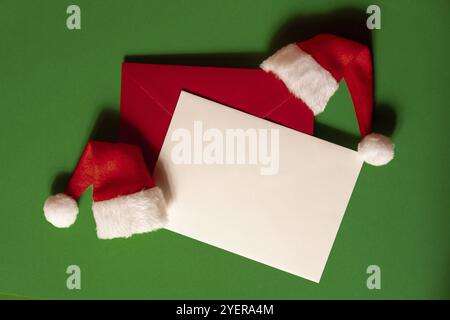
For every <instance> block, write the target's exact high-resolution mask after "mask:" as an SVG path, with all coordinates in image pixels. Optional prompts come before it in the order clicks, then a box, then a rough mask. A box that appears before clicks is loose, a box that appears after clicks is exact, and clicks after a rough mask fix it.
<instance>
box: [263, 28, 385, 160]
mask: <svg viewBox="0 0 450 320" xmlns="http://www.w3.org/2000/svg"><path fill="white" fill-rule="evenodd" d="M261 68H262V69H263V70H264V71H266V72H271V73H273V74H274V75H275V76H276V77H277V78H278V79H280V80H281V81H283V82H284V84H285V85H286V87H287V88H288V89H289V91H290V92H291V93H292V94H293V95H294V96H296V97H297V98H299V99H301V100H302V101H303V102H304V103H305V104H306V105H307V106H308V107H309V109H311V111H312V112H313V113H314V115H318V114H319V113H321V112H322V111H324V110H325V107H326V105H327V103H328V100H329V99H330V98H331V96H332V95H333V94H334V93H335V92H336V90H337V89H338V86H339V82H340V81H341V80H342V79H345V82H346V84H347V86H348V89H349V91H350V94H351V96H352V100H353V104H354V107H355V112H356V118H357V120H358V126H359V131H360V133H361V136H362V140H361V142H360V143H359V144H358V152H359V154H360V155H361V156H362V158H363V159H364V161H365V162H367V163H369V164H372V165H375V166H381V165H385V164H387V163H388V162H389V161H391V160H392V159H393V157H394V145H393V144H392V143H391V141H390V140H389V138H387V137H385V136H383V135H381V134H378V133H373V132H372V131H371V130H372V129H371V127H372V110H373V73H372V59H371V54H370V50H369V48H367V47H366V46H364V45H362V44H360V43H357V42H354V41H351V40H348V39H344V38H341V37H338V36H334V35H330V34H321V35H318V36H315V37H314V38H312V39H310V40H307V41H302V42H298V43H295V44H289V45H287V46H285V47H283V48H282V49H280V50H278V51H277V52H276V53H275V54H273V55H272V56H271V57H269V58H268V59H266V60H265V61H264V62H263V63H262V64H261Z"/></svg>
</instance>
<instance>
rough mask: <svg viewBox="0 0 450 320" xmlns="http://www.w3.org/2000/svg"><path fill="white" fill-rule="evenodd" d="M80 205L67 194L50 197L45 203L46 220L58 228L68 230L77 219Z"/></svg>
mask: <svg viewBox="0 0 450 320" xmlns="http://www.w3.org/2000/svg"><path fill="white" fill-rule="evenodd" d="M77 214H78V205H77V202H76V201H75V199H73V198H71V197H69V196H68V195H67V194H65V193H58V194H55V195H54V196H50V197H48V198H47V200H46V201H45V203H44V215H45V219H47V221H48V222H50V223H51V224H52V225H54V226H55V227H58V228H68V227H70V226H71V225H72V224H73V223H74V222H75V220H76V219H77Z"/></svg>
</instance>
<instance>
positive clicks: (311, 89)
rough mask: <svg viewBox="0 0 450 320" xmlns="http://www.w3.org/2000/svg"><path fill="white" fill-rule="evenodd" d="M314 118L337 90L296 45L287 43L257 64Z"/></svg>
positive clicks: (307, 55)
mask: <svg viewBox="0 0 450 320" xmlns="http://www.w3.org/2000/svg"><path fill="white" fill-rule="evenodd" d="M260 67H261V69H263V70H264V71H266V72H272V73H273V74H274V75H275V76H276V77H277V78H279V79H280V80H281V81H283V82H284V84H285V85H286V87H287V88H288V89H289V91H290V92H291V93H292V94H293V95H295V96H296V97H297V98H300V99H301V100H303V102H305V103H306V105H307V106H308V107H309V108H310V109H311V110H312V112H313V113H314V115H318V114H319V113H321V112H322V111H324V110H325V107H326V105H327V103H328V100H329V99H330V98H331V96H332V95H333V94H334V93H335V92H336V90H337V89H338V87H339V84H338V83H337V81H336V79H334V78H333V76H332V75H331V73H330V72H328V71H327V70H326V69H324V68H323V67H322V66H321V65H320V64H319V63H317V61H316V60H314V58H313V57H312V56H310V55H309V54H308V53H306V52H305V51H303V50H302V49H300V47H299V46H297V45H296V44H289V45H287V46H285V47H283V48H281V49H280V50H278V51H277V52H275V53H274V54H273V55H272V56H271V57H269V58H268V59H266V60H265V61H264V62H263V63H262V64H261V66H260Z"/></svg>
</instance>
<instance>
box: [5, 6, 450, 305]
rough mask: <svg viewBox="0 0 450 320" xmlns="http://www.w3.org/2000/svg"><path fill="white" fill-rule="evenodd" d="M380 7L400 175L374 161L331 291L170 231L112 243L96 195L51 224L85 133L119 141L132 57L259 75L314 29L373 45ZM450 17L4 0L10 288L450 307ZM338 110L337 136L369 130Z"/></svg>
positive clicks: (344, 100) (82, 294)
mask: <svg viewBox="0 0 450 320" xmlns="http://www.w3.org/2000/svg"><path fill="white" fill-rule="evenodd" d="M72 3H75V4H78V5H79V6H80V7H81V20H82V21H81V23H82V29H81V30H76V31H69V30H67V28H66V17H67V14H66V8H67V6H68V5H69V4H72ZM370 4H378V5H379V6H380V8H381V30H374V31H372V35H371V43H372V46H373V54H374V62H375V74H376V78H375V83H376V101H377V110H379V112H378V113H377V122H378V125H379V126H380V129H381V130H382V131H383V130H384V131H385V132H387V133H389V134H391V136H392V139H393V141H394V142H395V144H396V152H397V153H396V158H395V160H394V161H393V162H392V163H391V164H389V165H388V166H385V167H381V168H377V167H371V166H368V165H365V166H364V167H363V170H362V172H361V175H360V177H359V180H358V183H357V186H356V189H355V191H354V193H353V195H352V199H351V201H350V204H349V207H348V209H347V212H346V215H345V217H344V220H343V223H342V225H341V228H340V231H339V233H338V236H337V239H336V242H335V244H334V247H333V250H332V252H331V255H330V257H329V260H328V263H327V266H326V269H325V272H324V274H323V277H322V280H321V282H320V284H315V283H313V282H310V281H307V280H304V279H302V278H299V277H295V276H293V275H290V274H287V273H284V272H282V271H278V270H275V269H272V268H270V267H267V266H264V265H261V264H258V263H256V262H253V261H250V260H247V259H245V258H242V257H239V256H236V255H233V254H231V253H227V252H224V251H222V250H219V249H216V248H214V247H211V246H208V245H205V244H202V243H200V242H196V241H194V240H191V239H188V238H185V237H182V236H179V235H176V234H174V233H171V232H169V231H166V230H162V231H158V232H155V233H152V234H147V235H138V236H134V237H132V238H130V239H127V240H123V239H119V240H113V241H100V240H98V239H97V238H96V234H95V223H94V220H93V216H92V213H91V211H90V205H91V193H90V192H86V193H85V194H84V196H83V198H82V199H81V201H80V214H79V216H78V220H77V222H76V224H75V225H73V226H72V227H71V228H70V229H66V230H64V229H56V228H54V227H52V226H51V225H50V224H48V223H47V222H46V221H45V219H44V216H43V212H42V205H43V203H44V201H45V199H46V197H47V196H48V195H49V194H50V193H52V192H55V190H56V191H58V190H57V189H58V188H61V186H62V182H61V181H64V175H61V174H62V173H64V172H70V171H71V170H72V168H73V167H74V166H75V164H76V161H77V160H78V157H79V155H80V153H81V151H82V149H83V146H84V144H85V142H86V140H87V139H88V138H89V137H92V136H93V132H94V133H95V134H96V135H97V136H98V137H102V135H103V136H104V137H106V136H108V137H109V138H113V137H114V136H117V117H110V118H108V117H106V118H105V117H103V116H102V114H104V112H105V111H104V110H109V111H108V114H114V112H115V114H116V115H117V111H118V110H119V102H120V65H121V62H123V61H124V58H125V57H126V56H129V55H155V62H158V61H156V60H158V59H162V60H164V56H165V55H171V58H170V59H171V60H170V59H169V60H170V62H171V63H172V62H173V63H180V64H184V63H186V64H188V63H193V62H192V61H194V60H195V59H196V61H197V62H198V64H213V65H224V66H230V65H235V66H237V67H257V66H258V63H259V62H260V59H261V58H262V57H266V56H268V55H269V54H270V53H271V52H273V50H274V49H276V48H277V47H279V46H281V45H283V44H287V43H288V42H290V41H294V40H297V39H295V38H296V37H298V38H302V37H305V36H306V35H309V34H311V33H314V32H316V31H336V32H337V33H342V34H345V33H349V35H351V36H352V37H354V38H358V37H359V38H361V39H362V40H364V41H367V40H368V39H369V38H368V36H367V29H366V28H365V19H366V17H367V15H366V13H365V10H366V8H367V6H368V5H370ZM449 9H450V2H449V1H446V0H443V1H412V0H410V1H407V0H404V1H392V0H389V1H379V0H378V1H374V0H370V1H350V0H348V1H331V0H330V1H325V0H323V1H322V0H314V1H312V0H311V1H301V0H295V1H293V0H277V1H275V0H274V1H242V0H240V1H207V0H204V1H200V0H189V1H142V0H141V1H111V0H110V1H88V0H77V1H65V0H54V1H49V0H47V1H31V0H30V1H23V0H2V1H0V41H1V47H0V119H1V126H0V188H1V190H0V214H1V221H0V292H3V293H5V294H14V295H23V296H31V297H37V298H68V299H72V298H74V299H77V298H149V299H154V298H176V299H178V298H182V299H187V298H192V299H197V298H206V299H210V298H211V299H212V298H230V299H241V298H255V299H260V298H263V299H265V298H270V299H272V298H274V299H278V298H285V299H305V298H307V299H313V298H333V299H334V298H350V299H353V298H364V299H380V298H386V299H391V298H395V299H397V298H426V299H428V298H450V276H449V269H450V234H449V231H450V230H449V227H450V219H449V213H450V212H449V202H450V201H449V196H448V195H449V160H450V159H449V147H450V143H449V129H448V119H449V117H450V106H449V101H450V90H449V80H450V79H449V70H450V64H449V59H448V58H449V56H450V46H449V41H448V30H450V17H449V12H450V10H449ZM352 24H353V25H352ZM298 40H300V39H298ZM369 40H370V39H369ZM158 56H159V58H158ZM184 59H185V60H184ZM149 60H150V61H151V57H150V58H149ZM169 60H168V61H169ZM188 60H189V61H188ZM327 110H328V111H327V112H325V113H324V114H323V116H320V117H319V119H318V123H319V124H321V125H319V126H318V127H317V134H318V135H319V136H322V137H330V139H333V137H335V138H338V135H339V134H338V133H336V134H329V130H328V131H327V129H326V128H334V129H338V130H339V132H341V131H342V132H344V133H350V134H353V135H354V134H356V133H357V126H356V120H355V115H354V112H353V110H352V103H351V100H350V96H349V94H348V92H347V89H346V87H345V85H343V86H341V87H340V89H339V91H338V93H337V94H336V95H335V96H334V97H333V98H332V100H331V101H330V104H329V106H328V109H327ZM102 121H103V124H102V126H103V127H99V125H98V123H99V122H102ZM105 125H106V128H105ZM321 128H323V130H321ZM327 132H328V134H327ZM331 132H333V131H331ZM336 132H337V131H336ZM344 135H345V134H344ZM343 140H345V139H343ZM55 179H56V180H57V182H56V183H55ZM58 179H59V180H61V181H60V182H58ZM59 191H60V190H59ZM71 264H76V265H79V266H80V268H81V271H82V275H81V276H82V279H81V281H82V289H81V290H73V291H70V290H68V289H67V288H66V278H67V275H66V273H65V270H66V268H67V266H68V265H71ZM372 264H375V265H379V266H380V268H381V271H382V274H381V281H382V288H381V290H368V289H367V287H366V279H367V276H368V275H367V274H366V268H367V267H368V266H369V265H372Z"/></svg>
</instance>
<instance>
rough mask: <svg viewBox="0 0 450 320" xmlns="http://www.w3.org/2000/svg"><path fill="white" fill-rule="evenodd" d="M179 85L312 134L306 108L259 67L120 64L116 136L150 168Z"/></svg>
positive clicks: (156, 153) (154, 159)
mask: <svg viewBox="0 0 450 320" xmlns="http://www.w3.org/2000/svg"><path fill="white" fill-rule="evenodd" d="M181 90H185V91H188V92H190V93H193V94H195V95H198V96H202V97H204V98H207V99H209V100H213V101H216V102H218V103H221V104H224V105H227V106H229V107H232V108H235V109H238V110H241V111H244V112H246V113H249V114H251V115H254V116H257V117H260V118H264V119H267V120H270V121H273V122H275V123H278V124H281V125H283V126H286V127H289V128H292V129H295V130H298V131H302V132H304V133H308V134H313V127H314V116H313V113H312V112H311V111H310V109H309V108H308V107H307V106H306V105H305V104H304V103H303V102H302V101H301V100H300V99H298V98H296V97H295V96H293V95H292V94H291V93H290V92H289V91H288V89H287V88H286V86H285V85H284V83H283V82H282V81H280V80H278V79H276V78H275V77H274V76H273V75H272V74H270V73H266V72H264V71H263V70H259V69H238V68H218V67H192V66H175V65H158V64H140V63H124V64H123V65H122V94H121V103H120V119H121V126H120V140H121V141H122V142H127V143H132V144H135V145H138V146H140V147H141V148H142V150H143V153H144V156H145V158H146V161H147V164H148V166H149V169H150V170H151V171H153V168H154V166H155V164H156V161H157V159H158V156H159V152H160V150H161V147H162V145H163V142H164V138H165V136H166V133H167V130H168V128H169V124H170V120H171V118H172V115H173V112H174V110H175V106H176V104H177V101H178V97H179V95H180V92H181Z"/></svg>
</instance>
